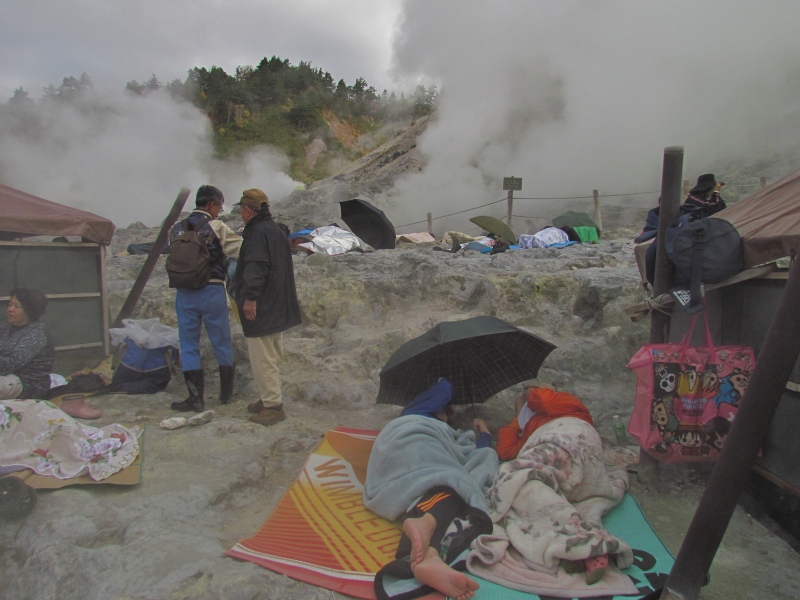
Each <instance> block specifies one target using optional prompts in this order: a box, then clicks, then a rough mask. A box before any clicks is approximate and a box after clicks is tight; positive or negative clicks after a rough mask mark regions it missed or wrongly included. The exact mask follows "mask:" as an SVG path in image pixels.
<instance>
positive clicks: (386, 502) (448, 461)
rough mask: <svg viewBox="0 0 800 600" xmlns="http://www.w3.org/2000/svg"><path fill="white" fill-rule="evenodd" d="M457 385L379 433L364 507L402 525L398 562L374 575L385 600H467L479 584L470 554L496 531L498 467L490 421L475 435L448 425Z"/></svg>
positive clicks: (427, 396) (438, 391) (418, 402)
mask: <svg viewBox="0 0 800 600" xmlns="http://www.w3.org/2000/svg"><path fill="white" fill-rule="evenodd" d="M452 401H453V386H452V384H451V383H450V382H449V381H447V380H446V379H444V378H442V379H440V380H439V381H438V382H437V383H435V384H434V385H433V386H431V387H430V388H429V389H427V390H426V391H424V392H422V393H421V394H419V395H418V396H416V397H415V398H414V399H413V400H412V401H411V402H410V403H409V404H408V406H406V407H405V409H404V410H403V411H402V413H401V415H400V416H399V417H398V418H396V419H394V420H393V421H391V422H390V423H389V424H388V425H387V426H386V427H385V428H384V429H383V430H382V431H381V433H380V435H378V438H377V439H376V440H375V445H374V446H373V449H372V453H371V454H370V458H369V463H368V465H367V477H366V483H365V486H364V506H365V507H366V508H368V509H369V510H371V511H372V512H374V513H376V514H378V515H380V516H382V517H384V518H385V519H388V520H391V521H394V520H396V519H398V518H400V519H402V520H403V536H402V538H401V540H400V543H399V544H398V548H397V552H396V554H395V560H394V561H392V562H390V563H389V564H387V565H385V566H384V567H383V568H382V569H381V570H380V571H379V572H378V573H377V574H376V576H375V594H376V596H377V598H378V599H379V600H389V599H400V598H402V599H403V600H409V599H411V598H417V597H420V596H424V595H426V594H428V593H430V592H431V591H433V590H436V591H438V592H441V593H443V594H445V595H447V596H448V597H450V598H455V599H457V600H467V599H468V598H472V597H473V596H474V595H475V591H476V590H477V589H478V583H477V582H476V581H475V580H473V579H472V578H470V577H469V576H467V575H466V574H465V573H464V572H463V571H464V570H466V556H467V554H468V552H469V549H470V544H471V543H472V541H473V540H474V539H475V538H477V537H478V536H479V535H482V534H487V533H491V531H492V523H491V520H490V519H489V516H488V514H487V509H488V506H487V504H486V497H485V491H486V490H487V489H488V487H489V485H490V484H491V482H492V480H493V477H494V474H495V473H496V472H497V469H498V466H499V463H498V458H497V453H496V452H495V451H494V450H493V449H492V447H491V439H492V436H491V434H490V433H489V429H488V428H487V426H486V423H485V421H483V419H475V420H474V421H473V427H474V431H461V430H457V429H454V428H453V427H451V426H450V425H449V422H450V421H451V420H452V417H453V415H454V413H455V410H454V406H453V404H452Z"/></svg>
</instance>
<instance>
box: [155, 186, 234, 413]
mask: <svg viewBox="0 0 800 600" xmlns="http://www.w3.org/2000/svg"><path fill="white" fill-rule="evenodd" d="M224 204H225V198H224V196H223V195H222V192H221V191H220V190H219V189H217V188H215V187H214V186H212V185H203V186H200V188H198V190H197V195H196V196H195V209H194V210H193V211H192V212H191V214H190V215H189V217H188V225H189V227H190V228H191V229H192V230H194V231H197V232H198V235H199V236H200V238H201V239H202V240H203V241H204V242H205V244H206V247H207V248H208V253H209V259H208V260H209V262H210V264H211V277H210V279H209V281H208V283H207V284H206V285H204V286H203V287H201V288H199V289H183V288H178V289H177V290H176V294H175V313H176V314H177V317H178V336H179V337H180V345H181V367H182V369H183V377H184V379H185V380H186V387H187V388H188V390H189V397H188V398H186V400H184V401H183V402H173V403H172V405H171V408H172V410H178V411H183V412H186V411H195V412H202V411H203V410H204V409H205V398H204V392H205V382H204V378H203V366H202V364H201V363H200V328H201V327H202V325H205V327H206V333H207V334H208V339H209V341H210V342H211V346H212V347H213V348H214V356H215V357H216V359H217V363H218V364H219V385H220V390H219V401H220V402H221V403H222V404H228V402H230V400H231V396H232V395H233V382H234V375H235V371H236V366H235V365H234V363H233V341H232V338H231V327H230V323H229V322H228V301H227V297H226V291H225V276H226V267H227V263H228V258H236V257H237V256H238V255H239V248H240V247H241V245H242V238H241V237H239V236H238V235H237V234H236V232H235V231H233V229H231V228H230V227H228V226H227V225H226V224H225V223H223V222H222V221H219V220H217V217H218V216H219V214H220V213H221V212H222V211H223V205H224ZM183 233H184V227H183V223H182V222H180V223H176V224H175V226H174V227H173V228H172V231H171V232H170V240H173V239H174V238H175V237H177V236H179V235H182V234H183Z"/></svg>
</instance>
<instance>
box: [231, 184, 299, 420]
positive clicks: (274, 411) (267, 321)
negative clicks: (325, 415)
mask: <svg viewBox="0 0 800 600" xmlns="http://www.w3.org/2000/svg"><path fill="white" fill-rule="evenodd" d="M236 206H239V208H240V210H241V215H242V221H244V223H245V226H244V232H243V233H242V238H243V242H242V248H241V251H240V252H239V261H238V262H237V264H236V274H235V275H234V281H233V283H234V286H233V287H234V298H235V299H236V305H237V307H238V309H239V315H240V316H241V317H242V332H243V333H244V337H245V339H246V340H247V352H248V354H249V355H250V366H251V367H252V370H253V377H254V378H255V382H256V389H258V393H259V396H260V397H259V399H258V400H256V401H255V402H253V403H251V404H249V405H248V406H247V410H248V411H249V412H251V413H253V416H251V417H250V421H252V422H253V423H258V424H260V425H265V426H268V425H273V424H274V423H279V422H280V421H283V420H284V419H285V418H286V413H285V412H284V410H283V402H282V398H281V378H280V365H281V361H282V360H283V332H284V331H286V330H287V329H290V328H292V327H294V326H295V325H299V324H300V322H301V317H300V305H299V303H298V302H297V290H296V288H295V283H294V264H293V262H292V251H291V248H290V247H289V240H288V238H287V237H286V234H285V233H284V232H283V231H281V229H280V227H279V226H278V224H277V223H275V221H274V220H273V219H272V215H271V214H270V212H269V199H268V198H267V195H266V194H265V193H264V192H262V191H261V190H258V189H250V190H245V192H244V193H243V194H242V199H241V200H240V201H239V202H238V204H236Z"/></svg>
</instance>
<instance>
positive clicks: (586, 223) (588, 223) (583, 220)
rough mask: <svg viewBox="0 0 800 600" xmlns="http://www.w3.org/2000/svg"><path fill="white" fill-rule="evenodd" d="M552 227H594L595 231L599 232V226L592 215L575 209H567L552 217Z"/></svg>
mask: <svg viewBox="0 0 800 600" xmlns="http://www.w3.org/2000/svg"><path fill="white" fill-rule="evenodd" d="M553 227H594V228H595V229H597V233H600V228H599V227H598V226H597V223H595V222H594V220H593V219H592V217H590V216H589V215H587V214H586V213H584V212H578V211H575V210H568V211H567V212H565V213H562V214H560V215H558V216H557V217H554V218H553Z"/></svg>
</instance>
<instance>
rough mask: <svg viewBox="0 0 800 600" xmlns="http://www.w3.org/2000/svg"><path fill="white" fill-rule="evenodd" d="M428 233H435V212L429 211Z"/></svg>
mask: <svg viewBox="0 0 800 600" xmlns="http://www.w3.org/2000/svg"><path fill="white" fill-rule="evenodd" d="M428 233H430V234H431V235H433V213H428Z"/></svg>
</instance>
